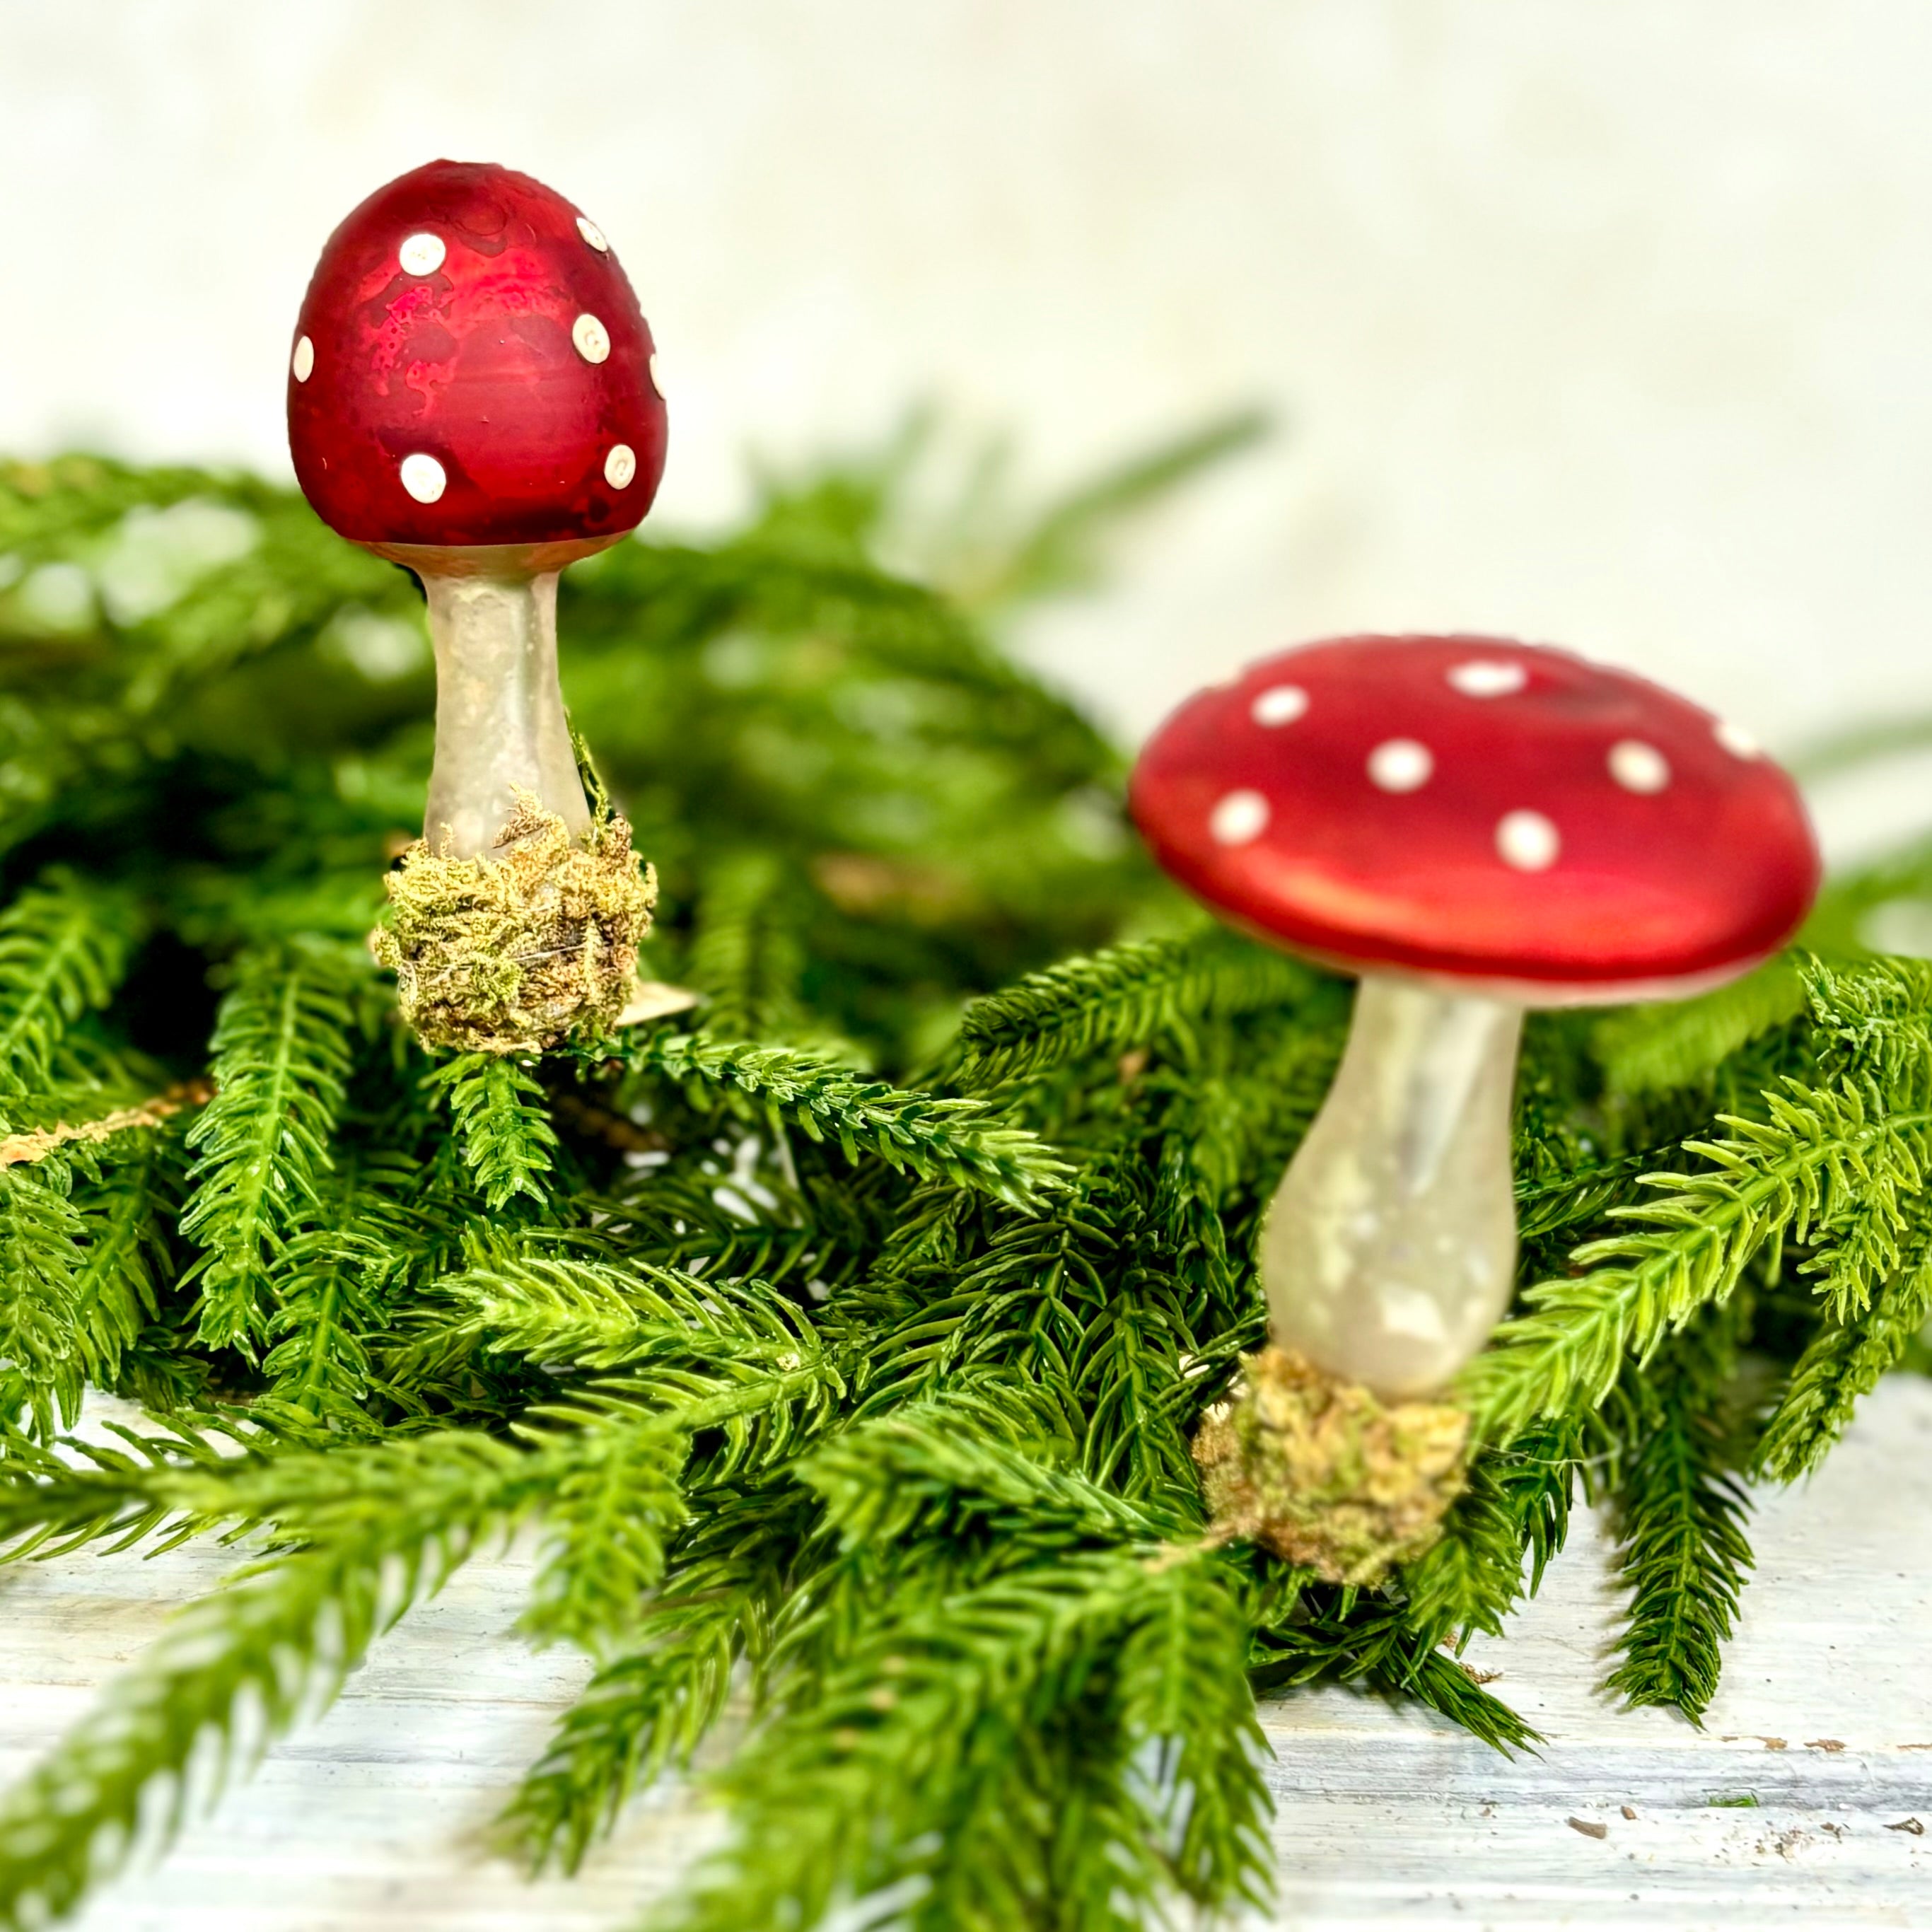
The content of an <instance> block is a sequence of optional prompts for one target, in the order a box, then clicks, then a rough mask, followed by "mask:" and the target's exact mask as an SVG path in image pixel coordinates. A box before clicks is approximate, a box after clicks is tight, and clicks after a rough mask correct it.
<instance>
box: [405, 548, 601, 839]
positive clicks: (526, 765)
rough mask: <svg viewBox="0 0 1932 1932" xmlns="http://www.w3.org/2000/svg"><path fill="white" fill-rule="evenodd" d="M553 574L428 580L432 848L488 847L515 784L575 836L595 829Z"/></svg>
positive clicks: (504, 818) (511, 804)
mask: <svg viewBox="0 0 1932 1932" xmlns="http://www.w3.org/2000/svg"><path fill="white" fill-rule="evenodd" d="M556 578H557V574H556V571H544V572H543V573H541V574H539V575H538V576H535V577H501V578H499V577H459V576H431V575H427V574H426V575H425V577H424V579H423V587H424V589H425V592H426V594H427V595H428V599H429V628H430V638H431V642H432V643H434V646H435V647H436V762H435V764H434V767H433V768H432V769H431V773H430V781H429V798H428V804H427V805H426V807H425V811H424V814H423V835H424V837H425V838H427V839H428V841H429V843H430V846H431V849H432V850H436V851H443V850H447V851H448V853H449V856H451V857H452V858H455V859H473V858H475V856H478V854H479V853H485V852H488V851H490V850H491V849H492V848H493V847H494V846H495V844H496V838H497V835H498V834H499V832H501V831H502V828H503V826H505V824H506V823H508V820H509V819H510V817H511V813H512V812H513V811H514V808H515V805H516V799H515V793H517V791H518V790H523V791H528V792H534V793H535V794H536V798H537V802H538V804H539V805H541V806H542V807H543V808H544V811H550V812H554V813H556V815H557V816H558V817H560V818H561V819H562V820H563V823H564V826H565V829H566V830H567V831H568V832H571V834H572V835H574V836H576V837H579V838H580V837H582V836H583V834H584V833H586V832H587V831H588V830H589V826H590V811H589V806H588V805H586V802H585V801H584V796H583V781H582V780H581V779H580V778H579V777H578V776H577V760H576V758H575V757H574V755H573V754H572V752H571V745H570V728H569V726H568V724H566V723H565V718H564V711H563V693H562V688H561V686H560V685H559V684H558V682H557V673H556ZM445 840H447V841H448V844H447V846H445V844H444V841H445Z"/></svg>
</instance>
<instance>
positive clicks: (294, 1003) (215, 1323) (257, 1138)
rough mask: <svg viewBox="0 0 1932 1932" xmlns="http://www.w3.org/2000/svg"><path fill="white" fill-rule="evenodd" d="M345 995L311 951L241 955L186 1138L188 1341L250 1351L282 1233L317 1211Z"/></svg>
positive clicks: (339, 1076) (345, 1049)
mask: <svg viewBox="0 0 1932 1932" xmlns="http://www.w3.org/2000/svg"><path fill="white" fill-rule="evenodd" d="M353 1023H354V1022H353V1012H352V1008H351V992H350V986H349V984H348V982H347V974H346V972H345V971H344V968H343V967H342V966H341V964H340V963H339V962H338V961H337V960H336V959H334V958H333V957H332V956H330V955H329V953H326V952H325V951H324V950H322V949H320V948H285V947H274V948H265V949H262V950H257V951H254V952H251V953H246V954H245V955H244V956H242V959H241V961H240V962H239V965H238V966H237V968H236V973H235V983H234V986H233V988H232V989H231V990H230V991H229V993H228V995H227V996H226V998H224V999H223V1001H222V1003H221V1011H220V1018H219V1019H217V1022H216V1023H215V1028H214V1039H213V1040H212V1041H211V1043H210V1044H211V1049H212V1051H213V1053H214V1064H213V1065H212V1067H211V1070H210V1071H211V1075H212V1077H213V1079H214V1088H215V1093H214V1099H213V1100H211V1101H210V1102H209V1103H208V1106H206V1107H205V1109H203V1110H202V1113H201V1115H200V1116H199V1118H198V1119H197V1120H196V1121H195V1123H194V1124H193V1127H190V1129H189V1130H188V1139H187V1144H188V1146H189V1147H190V1148H191V1149H193V1151H195V1153H196V1156H197V1158H196V1161H195V1163H194V1165H193V1167H192V1168H191V1169H189V1172H188V1179H189V1181H190V1185H191V1188H192V1191H191V1193H190V1195H189V1197H188V1200H187V1206H186V1208H184V1211H183V1212H182V1214H181V1232H182V1233H183V1234H184V1235H186V1236H187V1237H188V1238H190V1240H192V1241H195V1242H196V1243H197V1244H199V1246H200V1247H201V1248H202V1260H201V1262H199V1264H198V1265H197V1268H196V1274H197V1275H198V1277H199V1281H200V1283H201V1310H200V1317H199V1326H198V1330H197V1334H198V1337H199V1340H201V1341H202V1342H203V1343H206V1344H207V1345H208V1346H210V1347H213V1348H237V1349H241V1350H242V1352H244V1353H245V1354H252V1353H253V1352H254V1349H255V1348H256V1346H257V1342H258V1341H259V1340H260V1337H262V1336H263V1334H265V1333H266V1329H267V1326H268V1320H267V1306H266V1300H265V1295H264V1279H265V1274H266V1268H267V1265H268V1264H269V1262H270V1261H271V1260H272V1259H273V1258H274V1257H275V1256H276V1255H277V1254H278V1253H280V1252H281V1249H282V1248H283V1247H284V1244H285V1243H286V1241H287V1237H288V1235H289V1233H290V1230H291V1229H293V1227H294V1226H296V1224H297V1223H298V1222H299V1220H301V1219H302V1217H303V1216H304V1215H305V1214H308V1213H309V1212H311V1211H314V1209H315V1208H317V1206H318V1205H320V1195H319V1193H318V1187H319V1182H320V1176H321V1175H323V1174H324V1173H326V1172H327V1171H328V1169H329V1167H330V1166H332V1157H331V1155H330V1153H329V1142H330V1139H331V1137H332V1133H333V1130H334V1127H335V1118H336V1114H337V1112H338V1109H339V1108H340V1107H341V1103H342V1098H343V1083H344V1079H345V1078H346V1076H347V1073H348V1071H349V1067H350V1061H351V1058H352V1055H353V1049H352V1047H351V1045H350V1040H349V1038H348V1035H349V1033H350V1028H351V1027H352V1026H353Z"/></svg>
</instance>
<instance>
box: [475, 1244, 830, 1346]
mask: <svg viewBox="0 0 1932 1932" xmlns="http://www.w3.org/2000/svg"><path fill="white" fill-rule="evenodd" d="M437 1292H438V1293H440V1294H441V1295H446V1296H447V1297H448V1298H449V1299H450V1300H452V1301H455V1302H456V1303H457V1304H458V1305H459V1306H460V1307H461V1308H463V1310H465V1311H466V1314H467V1318H468V1323H469V1325H470V1326H471V1327H472V1328H474V1330H475V1331H476V1332H477V1333H478V1334H483V1335H486V1336H487V1337H488V1338H489V1340H490V1344H491V1346H493V1347H494V1348H497V1349H505V1350H507V1351H510V1352H514V1353H515V1354H517V1355H523V1356H526V1357H527V1358H529V1359H530V1360H532V1361H540V1362H550V1363H568V1364H571V1365H573V1366H574V1367H580V1368H589V1369H613V1368H617V1367H622V1366H624V1365H625V1364H640V1363H643V1362H646V1361H649V1362H655V1363H658V1364H671V1363H674V1362H679V1361H682V1362H686V1363H692V1364H698V1365H700V1366H702V1365H704V1364H718V1363H721V1362H724V1361H730V1362H731V1363H733V1364H736V1365H739V1366H745V1367H749V1366H754V1365H757V1364H773V1365H778V1366H782V1367H796V1366H797V1364H798V1363H799V1361H800V1360H801V1359H802V1354H801V1352H810V1353H814V1354H815V1353H816V1352H817V1349H818V1338H817V1335H816V1334H815V1333H814V1331H813V1330H812V1329H811V1326H810V1325H809V1324H808V1323H807V1322H805V1321H804V1320H803V1319H802V1317H801V1316H800V1315H799V1311H798V1310H797V1309H796V1307H794V1306H793V1304H791V1303H790V1302H789V1301H786V1300H785V1299H784V1298H783V1297H782V1296H781V1295H775V1294H774V1293H773V1292H772V1291H771V1289H769V1288H768V1287H766V1285H765V1284H764V1283H763V1282H760V1281H757V1280H747V1279H742V1278H740V1279H736V1280H731V1279H725V1278H722V1277H719V1278H715V1279H714V1278H712V1277H709V1276H707V1277H705V1278H704V1279H703V1280H700V1279H699V1278H698V1277H697V1276H695V1275H692V1274H686V1273H685V1272H684V1271H682V1270H681V1269H677V1268H657V1267H653V1266H651V1265H649V1264H647V1263H641V1262H639V1263H628V1264H625V1265H621V1266H619V1265H612V1264H610V1263H607V1262H598V1261H591V1260H584V1259H577V1258H576V1257H574V1256H571V1255H570V1254H568V1253H554V1254H547V1253H542V1252H541V1251H538V1250H531V1251H526V1252H524V1253H513V1252H508V1251H499V1252H496V1253H484V1254H481V1255H479V1256H478V1258H477V1259H476V1261H475V1264H474V1265H472V1267H470V1268H468V1269H466V1270H465V1271H463V1273H462V1274H457V1275H452V1276H449V1277H445V1278H444V1279H443V1280H442V1281H440V1283H437Z"/></svg>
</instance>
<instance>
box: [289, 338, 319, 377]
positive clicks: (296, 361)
mask: <svg viewBox="0 0 1932 1932" xmlns="http://www.w3.org/2000/svg"><path fill="white" fill-rule="evenodd" d="M289 373H290V374H291V375H292V376H293V377H295V379H296V381H297V382H298V383H306V382H307V381H308V379H309V378H310V377H311V376H313V375H314V374H315V344H314V343H313V342H311V341H310V340H309V339H308V337H307V336H304V337H303V338H302V340H301V341H299V342H298V343H297V344H296V353H294V355H293V356H290V359H289Z"/></svg>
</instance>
